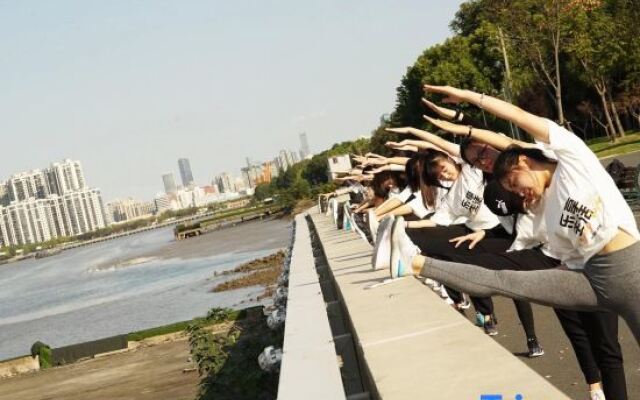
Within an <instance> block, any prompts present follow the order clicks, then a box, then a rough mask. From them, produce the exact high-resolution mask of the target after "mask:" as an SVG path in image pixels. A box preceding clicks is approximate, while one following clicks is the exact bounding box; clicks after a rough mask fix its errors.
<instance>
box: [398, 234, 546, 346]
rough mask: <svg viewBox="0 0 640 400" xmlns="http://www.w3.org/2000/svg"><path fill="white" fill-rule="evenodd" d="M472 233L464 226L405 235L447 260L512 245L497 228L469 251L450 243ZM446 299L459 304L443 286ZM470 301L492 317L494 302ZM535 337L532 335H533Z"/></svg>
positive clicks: (485, 299) (425, 250)
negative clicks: (445, 291) (455, 256)
mask: <svg viewBox="0 0 640 400" xmlns="http://www.w3.org/2000/svg"><path fill="white" fill-rule="evenodd" d="M471 232H472V231H471V230H470V229H469V228H467V227H466V226H464V225H450V226H435V227H433V228H418V229H407V235H409V238H410V239H411V241H412V242H413V243H415V244H416V245H417V246H418V247H419V248H420V251H421V252H422V253H423V254H424V253H426V254H428V255H429V256H430V257H435V258H440V259H442V260H450V258H449V256H450V255H451V254H454V253H465V254H477V252H501V251H505V250H507V249H508V248H509V246H510V245H511V239H510V238H509V235H508V234H507V233H506V232H505V231H504V229H502V227H500V226H498V227H496V228H494V229H491V230H489V231H487V237H486V238H485V239H484V240H482V241H480V243H478V245H477V246H476V247H475V248H474V249H472V250H470V249H469V247H468V245H467V246H465V245H464V244H463V245H461V246H460V247H459V248H458V249H456V248H455V247H454V245H453V244H452V243H449V240H451V239H453V238H455V237H458V236H463V235H467V234H469V233H471ZM445 288H446V290H447V293H448V294H449V297H451V299H452V300H453V301H454V302H456V303H460V302H461V301H462V294H461V293H460V292H459V291H457V290H455V289H452V288H450V287H448V286H445ZM471 302H472V303H473V307H474V308H475V309H476V312H479V313H480V314H482V315H493V314H494V312H493V301H492V300H491V297H475V296H471ZM523 325H524V323H523ZM534 336H535V334H534Z"/></svg>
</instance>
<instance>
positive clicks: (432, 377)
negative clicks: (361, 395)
mask: <svg viewBox="0 0 640 400" xmlns="http://www.w3.org/2000/svg"><path fill="white" fill-rule="evenodd" d="M311 214H312V220H313V222H314V224H315V227H316V230H317V232H318V235H319V236H320V240H321V242H322V245H323V248H324V251H325V254H326V256H327V261H328V263H329V267H330V269H331V271H332V272H333V276H334V279H335V282H336V286H337V289H338V291H339V293H340V294H339V296H340V297H341V300H343V302H344V304H345V307H346V309H347V312H348V314H349V319H350V321H351V323H352V325H353V330H354V332H353V333H354V336H355V338H356V343H357V347H358V351H359V352H360V353H361V357H362V359H363V363H364V365H365V367H366V368H367V370H368V374H369V375H370V380H371V383H372V386H373V387H370V388H369V389H370V390H371V391H372V392H373V393H372V394H373V395H374V396H375V395H376V394H377V396H378V397H379V398H382V399H411V400H413V399H447V400H456V399H460V400H469V399H481V398H482V397H481V396H482V395H490V394H494V395H497V394H501V395H503V396H504V399H505V400H507V399H509V400H510V399H514V398H515V396H516V395H517V394H521V395H522V396H523V397H522V398H523V400H528V399H541V400H546V399H554V400H556V399H557V400H561V399H568V397H567V396H566V395H565V394H564V393H562V392H561V391H560V390H558V389H557V388H556V387H554V386H553V385H551V384H550V383H549V382H548V381H547V380H546V379H545V378H543V377H541V376H540V375H538V374H537V373H536V372H534V371H533V370H532V369H530V368H529V367H528V366H526V365H525V364H524V363H523V362H522V361H520V360H519V359H518V358H517V357H514V355H513V354H512V353H511V352H509V351H507V350H506V349H505V348H503V347H502V346H500V344H498V343H497V342H496V341H494V340H493V339H491V338H490V337H488V336H486V335H485V334H484V333H483V332H482V331H481V330H479V329H477V328H476V327H474V326H473V325H472V324H470V323H469V322H468V321H467V320H466V319H465V318H464V317H463V316H461V315H460V314H459V313H457V312H456V311H455V310H453V309H452V308H451V307H450V306H448V305H446V304H445V303H444V302H443V301H442V300H441V299H440V298H439V297H438V296H437V295H436V294H434V293H433V292H432V291H430V290H427V289H426V288H425V286H424V285H423V284H422V283H421V282H420V281H418V280H417V279H415V278H403V279H401V280H398V281H395V282H393V283H390V284H387V285H382V286H379V287H376V288H373V289H368V287H369V286H371V285H372V284H376V283H380V282H382V281H383V280H384V279H385V278H388V270H381V271H372V270H371V266H370V258H371V246H370V245H369V244H367V243H365V242H364V241H362V240H361V239H360V238H359V237H357V236H356V235H355V234H352V233H348V232H344V231H338V230H337V229H336V228H335V226H334V225H333V222H332V221H331V220H330V218H328V217H325V216H324V215H319V214H318V213H317V211H314V212H311ZM287 323H289V318H287ZM494 398H495V399H497V397H493V398H492V399H494ZM486 399H489V397H486Z"/></svg>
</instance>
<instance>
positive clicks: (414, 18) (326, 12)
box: [0, 0, 461, 200]
mask: <svg viewBox="0 0 640 400" xmlns="http://www.w3.org/2000/svg"><path fill="white" fill-rule="evenodd" d="M460 3H461V2H460V1H449V0H438V1H424V0H421V1H374V0H369V1H365V0H363V1H337V0H322V1H310V0H307V1H300V0H297V1H294V0H281V1H274V0H255V1H212V0H211V1H190V0H180V1H178V0H173V1H160V0H148V1H115V0H110V1H98V0H93V1H89V0H81V1H60V0H56V1H26V0H25V1H14V0H9V1H0V76H1V79H0V135H1V137H2V141H1V142H0V143H2V144H1V146H2V147H1V148H2V156H1V157H0V180H4V179H6V178H7V177H8V176H9V175H11V174H13V173H15V172H19V171H23V170H28V169H33V168H42V167H45V166H47V165H48V164H49V163H50V162H52V161H56V160H58V159H62V158H73V159H79V160H81V161H82V163H83V165H84V169H85V174H86V176H87V179H88V183H89V184H90V185H91V186H93V187H100V188H101V189H102V192H103V195H104V198H105V199H106V200H111V199H113V198H116V197H124V196H134V197H138V198H142V199H151V198H152V196H153V195H154V194H155V193H156V192H159V191H161V190H162V188H163V187H162V179H161V174H162V173H165V172H169V171H173V172H174V173H175V175H176V178H177V179H179V174H178V172H177V160H178V158H180V157H187V158H189V159H190V160H191V166H192V169H193V174H194V177H195V180H196V182H198V183H200V184H207V183H209V182H210V181H211V178H212V177H213V176H214V175H216V174H218V173H220V172H223V171H229V172H232V173H233V174H234V175H238V174H239V171H238V170H239V168H240V167H241V166H242V165H244V160H245V157H250V158H251V159H252V160H256V161H261V160H266V159H271V158H273V157H274V156H275V155H276V153H277V152H278V151H279V150H280V149H282V148H291V149H293V150H297V149H298V148H299V141H298V133H299V132H303V131H304V132H307V135H308V138H309V144H310V147H311V150H312V151H320V150H323V149H326V148H328V147H329V146H330V145H331V144H333V143H335V142H339V141H344V140H349V139H353V138H355V137H357V136H360V135H363V134H369V133H370V131H371V130H372V129H374V128H375V127H376V125H377V122H378V120H379V117H380V116H381V115H382V114H384V113H388V112H390V111H392V110H393V107H394V102H395V88H396V87H397V86H398V84H399V82H400V79H401V77H402V75H403V74H404V72H405V70H406V67H407V66H409V65H411V64H412V63H413V62H414V61H415V59H416V57H417V56H418V55H419V54H420V53H421V52H422V51H423V50H424V49H425V48H426V47H428V46H430V45H432V44H435V43H438V42H441V41H442V40H444V39H445V38H446V37H448V36H450V31H449V29H448V24H449V22H450V21H451V19H452V18H453V16H454V13H455V11H456V10H457V8H458V6H459V4H460Z"/></svg>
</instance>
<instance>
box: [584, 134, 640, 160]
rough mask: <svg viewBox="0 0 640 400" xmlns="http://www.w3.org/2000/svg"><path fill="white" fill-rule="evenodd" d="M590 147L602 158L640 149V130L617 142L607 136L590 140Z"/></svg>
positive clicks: (588, 142)
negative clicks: (611, 140)
mask: <svg viewBox="0 0 640 400" xmlns="http://www.w3.org/2000/svg"><path fill="white" fill-rule="evenodd" d="M587 144H588V145H589V148H590V149H591V150H592V151H593V152H594V153H596V155H597V156H598V157H600V158H602V157H609V156H614V155H620V154H626V153H632V152H634V151H640V132H631V133H628V134H627V135H626V136H625V137H623V138H622V139H619V140H618V141H617V142H616V143H612V142H610V141H609V138H607V137H600V138H596V139H592V140H588V141H587Z"/></svg>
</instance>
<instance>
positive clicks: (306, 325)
mask: <svg viewBox="0 0 640 400" xmlns="http://www.w3.org/2000/svg"><path fill="white" fill-rule="evenodd" d="M344 398H345V394H344V390H343V386H342V380H341V377H340V367H339V365H338V359H337V356H336V349H335V345H334V342H333V338H332V334H331V329H330V327H329V320H328V318H327V310H326V306H325V303H324V300H323V297H322V292H321V290H320V284H319V282H318V274H317V273H316V269H315V264H314V260H313V252H312V249H311V239H310V235H309V228H308V226H307V221H306V220H305V218H304V216H303V215H298V216H297V217H296V234H295V241H294V246H293V252H292V257H291V267H290V270H289V292H288V297H287V318H286V323H285V331H284V346H283V354H282V364H281V369H280V383H279V385H278V400H300V399H305V400H313V399H318V400H332V399H344Z"/></svg>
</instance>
